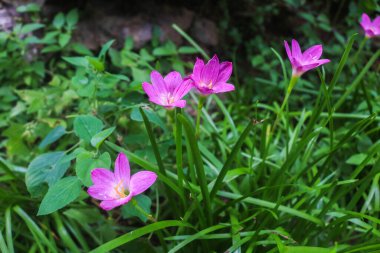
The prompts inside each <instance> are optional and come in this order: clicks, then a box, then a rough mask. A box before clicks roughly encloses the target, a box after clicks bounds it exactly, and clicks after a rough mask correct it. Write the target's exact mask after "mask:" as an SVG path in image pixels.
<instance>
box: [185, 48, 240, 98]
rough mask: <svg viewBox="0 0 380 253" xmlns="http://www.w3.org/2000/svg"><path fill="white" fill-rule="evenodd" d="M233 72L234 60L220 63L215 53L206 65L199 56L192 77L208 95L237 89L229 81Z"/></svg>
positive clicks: (202, 92) (200, 89)
mask: <svg viewBox="0 0 380 253" xmlns="http://www.w3.org/2000/svg"><path fill="white" fill-rule="evenodd" d="M231 74H232V62H222V63H219V59H218V57H217V56H216V55H214V57H212V59H211V60H209V61H208V63H207V64H206V65H205V64H204V62H203V61H202V60H201V59H198V58H197V61H196V62H195V64H194V69H193V73H192V74H191V75H190V78H191V79H192V80H193V82H194V86H195V87H196V88H197V90H198V91H199V92H200V93H201V94H202V95H204V96H206V95H210V94H213V93H222V92H229V91H233V90H235V86H233V85H232V84H230V83H227V81H228V79H230V76H231Z"/></svg>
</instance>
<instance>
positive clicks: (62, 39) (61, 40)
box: [58, 33, 71, 47]
mask: <svg viewBox="0 0 380 253" xmlns="http://www.w3.org/2000/svg"><path fill="white" fill-rule="evenodd" d="M70 39H71V35H70V34H67V33H62V34H60V35H59V37H58V44H59V45H60V46H61V47H65V46H66V45H67V44H68V43H69V41H70Z"/></svg>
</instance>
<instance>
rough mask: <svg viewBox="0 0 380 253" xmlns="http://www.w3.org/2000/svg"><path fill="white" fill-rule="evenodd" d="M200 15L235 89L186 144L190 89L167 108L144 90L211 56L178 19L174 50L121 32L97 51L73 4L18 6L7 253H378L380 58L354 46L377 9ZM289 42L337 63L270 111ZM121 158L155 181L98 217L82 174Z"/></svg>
mask: <svg viewBox="0 0 380 253" xmlns="http://www.w3.org/2000/svg"><path fill="white" fill-rule="evenodd" d="M204 4H205V6H206V7H207V6H208V5H209V4H210V2H209V1H206V2H205V3H204ZM252 6H254V15H246V13H251V12H252V9H251V8H252ZM331 8H334V11H331V10H332V9H331ZM205 9H207V10H208V11H209V10H211V9H215V10H216V11H218V12H217V13H218V15H217V16H218V17H215V18H216V20H217V21H218V22H219V23H218V26H219V28H220V30H219V33H220V36H221V37H220V38H221V40H220V41H221V42H220V45H219V46H218V47H217V48H216V50H217V51H219V53H218V55H219V56H220V57H219V58H220V59H221V60H222V59H228V60H231V61H232V62H233V64H234V75H233V76H232V78H231V82H232V83H234V84H235V86H236V91H235V92H233V93H229V94H224V95H221V96H209V97H207V98H206V99H205V101H204V108H203V109H202V110H201V114H200V119H201V125H200V131H199V135H197V136H196V135H195V128H196V126H195V121H196V115H195V112H196V111H197V103H198V102H199V101H198V99H199V96H198V95H197V94H196V93H191V94H190V95H189V96H188V97H187V101H188V104H187V106H186V108H185V109H183V110H180V109H178V110H172V111H168V110H165V109H163V108H161V107H159V106H156V105H154V104H152V103H149V101H148V100H147V98H146V95H145V94H144V93H143V92H142V89H141V82H150V77H149V74H150V72H151V71H152V70H153V69H156V70H158V71H160V72H162V73H164V74H166V73H168V72H169V71H172V70H176V71H179V72H181V73H182V74H183V75H185V74H188V73H190V72H191V70H192V67H193V62H194V60H195V57H196V56H197V57H203V58H204V59H208V58H209V55H208V53H206V52H210V55H211V51H212V50H209V51H207V50H205V49H203V48H202V47H201V46H200V45H198V44H197V42H196V40H195V39H194V38H191V37H190V36H189V34H187V33H186V32H184V31H183V30H182V29H181V28H180V27H179V26H177V25H175V24H174V25H173V27H172V28H173V29H174V30H175V31H177V32H178V34H179V35H181V36H182V37H183V38H184V41H185V43H184V44H183V45H182V46H177V45H176V44H175V43H173V42H172V41H166V42H162V43H161V42H159V34H158V33H157V34H156V30H155V31H154V36H153V39H152V41H151V42H150V43H148V44H146V45H144V47H143V48H141V49H139V50H136V49H134V42H133V39H132V37H127V38H126V39H125V42H124V45H120V47H121V48H117V46H116V45H115V44H116V43H114V40H110V41H108V42H106V43H105V44H104V45H103V47H102V48H100V49H99V50H98V51H94V52H93V51H91V50H89V49H88V48H86V46H85V45H82V44H79V43H75V42H73V41H72V35H73V32H74V30H75V29H77V23H78V22H79V20H80V19H79V17H80V15H79V14H80V13H79V11H78V10H76V9H74V10H71V11H69V12H67V13H63V12H62V13H57V14H56V15H55V16H54V17H52V19H51V20H50V21H48V22H46V21H47V20H46V19H45V18H41V17H40V15H41V13H40V10H41V7H40V6H39V5H36V4H28V5H24V6H19V7H18V8H17V11H18V12H19V13H22V15H27V17H28V18H27V19H25V20H28V22H22V21H21V19H20V20H17V22H16V24H15V25H14V26H13V27H12V29H11V30H9V31H8V30H2V31H1V32H0V47H1V52H0V81H1V83H2V86H1V88H0V105H1V106H0V128H1V140H0V214H1V215H0V217H1V218H0V250H1V251H2V252H10V253H13V252H110V251H112V252H128V251H131V252H273V253H274V252H279V253H297V252H310V253H312V252H322V253H323V252H326V253H327V252H330V253H333V252H339V253H340V252H360V253H361V252H363V253H364V252H365V253H366V252H377V251H379V250H380V243H379V237H380V231H379V229H378V226H379V225H380V221H379V218H378V216H379V211H380V201H379V191H380V189H379V180H380V174H379V173H380V171H379V165H380V160H379V159H380V143H379V137H380V135H379V122H380V118H379V116H377V114H379V112H380V106H379V97H380V96H379V87H378V80H379V79H380V74H379V66H378V64H377V63H378V61H379V57H380V51H379V49H376V47H377V46H378V44H376V43H377V42H376V41H374V40H371V41H367V42H366V44H363V46H362V47H361V46H359V45H360V43H361V39H359V38H360V37H361V35H359V34H357V32H358V31H359V29H360V28H359V26H358V24H357V21H358V18H359V16H360V14H361V13H362V12H371V11H372V13H373V12H375V11H379V4H378V3H376V1H373V0H366V1H360V3H356V2H352V1H351V2H350V1H340V2H339V1H333V2H331V3H329V4H326V3H322V1H314V2H313V3H311V2H310V3H309V2H307V1H302V0H301V1H299V0H287V1H273V2H271V3H267V2H265V3H264V2H262V1H256V0H251V1H242V2H241V6H240V4H239V5H236V2H229V1H218V3H212V8H211V9H210V8H205ZM335 9H338V10H337V11H335ZM339 9H340V10H339ZM200 14H201V13H200ZM208 15H209V14H208ZM212 16H213V15H212V14H211V15H210V17H212ZM219 16H220V17H219ZM279 20H280V21H279ZM49 22H50V23H49ZM240 22H242V23H240ZM279 22H280V23H281V25H278V24H279ZM174 30H173V31H174ZM291 34H296V35H297V39H298V38H299V40H300V41H301V42H302V43H301V44H302V45H312V44H323V46H324V56H326V58H330V59H331V60H332V61H331V63H329V64H327V65H325V66H324V68H323V69H320V71H310V72H308V73H307V74H305V75H304V76H302V78H301V79H300V80H299V82H298V83H297V84H296V86H295V87H294V90H293V93H292V94H291V96H290V97H289V100H288V102H289V103H287V104H286V106H285V107H284V108H283V112H282V113H279V112H281V111H282V109H280V106H281V103H282V101H283V99H284V95H285V93H284V91H285V90H286V87H287V85H288V82H289V79H290V78H289V74H290V68H289V63H288V60H287V59H285V57H286V55H285V52H284V49H283V47H282V42H283V40H289V39H290V35H291ZM359 48H361V49H359ZM31 52H35V53H34V54H31ZM279 105H280V106H279ZM277 115H279V119H278V124H277V126H276V128H275V129H273V124H274V121H275V118H276V116H277ZM119 152H124V153H125V154H126V155H127V156H128V159H129V161H130V165H131V170H132V173H135V172H136V171H139V170H141V169H144V170H150V171H154V172H156V173H157V174H158V180H157V182H156V184H155V185H154V187H152V188H151V189H150V190H149V191H146V192H145V193H144V194H145V195H139V196H136V197H134V198H133V199H132V201H130V202H129V203H127V204H126V205H124V206H123V207H121V208H118V209H115V210H112V211H110V212H108V213H106V212H104V211H102V210H101V209H99V207H98V201H96V200H93V199H91V198H90V197H89V196H88V194H87V193H86V190H87V188H88V187H89V186H91V185H92V180H91V171H92V170H93V169H94V168H105V169H110V170H113V169H114V165H113V161H114V160H115V158H116V156H117V154H118V153H119ZM91 250H92V251H91Z"/></svg>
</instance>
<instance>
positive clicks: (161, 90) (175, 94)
mask: <svg viewBox="0 0 380 253" xmlns="http://www.w3.org/2000/svg"><path fill="white" fill-rule="evenodd" d="M150 80H151V81H152V84H150V83H146V82H144V83H143V84H142V87H143V89H144V91H145V93H146V94H147V95H148V97H149V101H150V102H152V103H155V104H158V105H161V106H164V107H165V108H167V109H173V108H174V107H180V108H183V107H185V105H186V100H182V98H183V97H184V96H185V95H186V94H187V93H188V92H189V91H190V90H191V89H192V88H193V86H192V84H191V80H189V79H185V80H184V79H182V77H181V74H180V73H179V72H177V71H173V72H170V73H169V74H167V75H166V76H165V77H164V78H162V76H161V74H160V73H159V72H157V71H152V73H151V74H150Z"/></svg>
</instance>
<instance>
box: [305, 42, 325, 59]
mask: <svg viewBox="0 0 380 253" xmlns="http://www.w3.org/2000/svg"><path fill="white" fill-rule="evenodd" d="M322 52H323V48H322V45H315V46H312V47H310V48H309V49H307V50H306V51H305V52H304V53H303V55H302V56H303V60H304V61H311V60H318V59H319V58H321V55H322Z"/></svg>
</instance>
